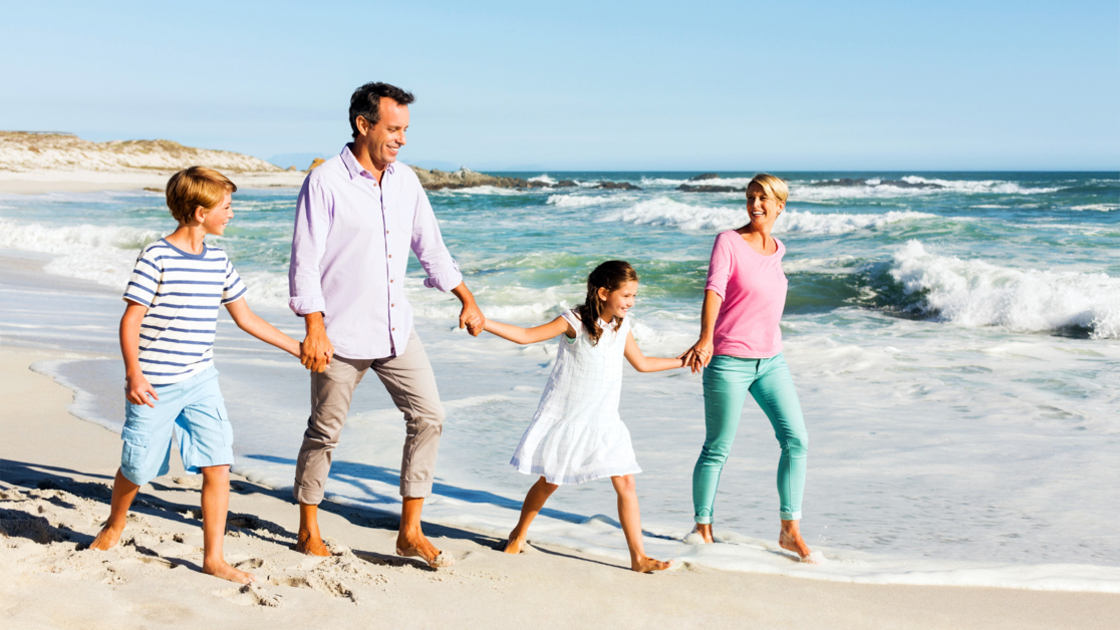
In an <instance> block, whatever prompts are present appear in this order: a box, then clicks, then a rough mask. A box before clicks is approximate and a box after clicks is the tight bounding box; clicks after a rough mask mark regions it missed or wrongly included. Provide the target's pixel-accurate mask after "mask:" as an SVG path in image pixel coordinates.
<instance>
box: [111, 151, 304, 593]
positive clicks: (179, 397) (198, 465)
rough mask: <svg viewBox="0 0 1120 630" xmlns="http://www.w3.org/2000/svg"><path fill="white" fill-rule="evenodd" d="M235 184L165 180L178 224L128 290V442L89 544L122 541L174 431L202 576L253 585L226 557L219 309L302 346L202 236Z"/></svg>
mask: <svg viewBox="0 0 1120 630" xmlns="http://www.w3.org/2000/svg"><path fill="white" fill-rule="evenodd" d="M236 190H237V186H235V185H234V184H233V182H231V181H230V180H229V179H228V178H226V177H225V176H224V175H222V174H221V173H219V172H217V171H214V170H211V169H208V168H203V167H201V166H194V167H191V168H188V169H186V170H183V171H179V172H178V173H176V174H175V175H173V176H172V177H171V179H170V180H169V181H168V182H167V206H168V208H170V209H171V216H173V217H175V220H176V221H178V222H179V227H178V229H176V230H175V231H174V232H172V233H171V234H170V235H168V236H167V237H165V238H163V239H160V240H159V241H156V242H154V243H152V244H150V245H148V246H147V247H145V248H144V250H143V251H142V252H140V256H139V258H137V259H136V267H135V269H134V270H133V272H132V279H131V281H130V282H129V283H128V288H127V289H125V294H124V300H125V302H127V303H128V306H127V307H126V308H125V311H124V316H123V317H122V318H121V328H120V341H121V354H122V355H123V356H124V364H125V398H127V399H128V404H127V405H125V407H126V408H125V423H124V430H123V431H122V432H121V438H122V439H123V440H124V448H123V450H122V453H121V467H120V468H119V469H118V470H117V475H116V479H115V480H114V482H113V499H112V508H111V512H110V514H109V520H108V521H106V522H105V526H104V528H103V529H102V530H101V532H100V533H99V534H97V538H96V539H94V541H93V543H92V544H91V545H90V548H92V549H108V548H110V547H112V546H113V545H115V544H117V541H118V540H119V539H120V535H121V531H122V530H123V529H124V526H125V521H126V518H127V516H128V508H129V506H130V505H131V504H132V500H133V499H134V498H136V493H137V491H138V490H139V489H140V486H142V485H144V484H146V483H148V482H149V481H151V480H152V479H154V478H155V477H157V476H159V475H163V474H166V473H167V471H168V459H169V457H170V455H171V434H172V432H174V433H175V434H176V435H177V437H178V439H179V449H180V454H181V456H182V459H183V467H184V468H185V469H186V470H187V472H190V473H192V474H193V473H197V472H198V471H199V470H201V471H202V535H203V562H202V572H203V573H208V574H210V575H213V576H216V577H220V578H223V579H226V580H230V581H233V582H238V583H241V584H247V583H249V582H252V581H253V580H254V579H256V578H255V577H254V576H253V574H251V573H246V572H245V571H240V570H238V569H235V568H234V567H232V566H230V565H229V564H228V563H227V562H226V561H225V557H224V555H223V553H222V539H223V537H224V535H225V527H226V511H227V508H228V506H229V467H230V464H232V463H233V449H232V443H233V432H232V429H231V428H230V424H229V420H228V419H227V418H228V416H227V414H226V408H225V402H224V401H223V399H222V393H221V391H220V390H219V389H218V371H217V370H216V369H215V368H214V358H213V350H212V345H213V343H214V333H215V329H216V327H217V322H218V310H219V308H220V306H221V305H225V307H226V309H227V310H229V314H230V315H231V316H232V317H233V321H234V322H236V323H237V325H238V327H240V328H241V329H242V330H244V331H245V332H247V333H249V334H250V335H253V336H254V337H256V338H257V339H260V340H261V341H264V342H266V343H270V344H272V345H274V346H276V347H277V348H280V349H281V350H285V351H287V352H289V353H291V354H293V355H295V356H296V357H299V355H300V347H299V342H297V341H296V340H295V339H292V338H291V337H289V336H287V335H285V334H284V333H282V332H280V331H279V330H276V328H274V327H273V326H272V325H270V324H269V323H268V322H266V321H264V320H263V319H261V318H260V317H258V316H256V315H255V314H254V313H253V312H252V311H251V310H249V305H248V304H246V303H245V300H244V299H243V297H244V295H245V291H246V289H245V285H244V284H243V283H242V282H241V278H240V277H239V276H238V275H237V272H236V271H234V269H233V265H232V264H231V263H230V261H229V258H228V257H227V256H226V254H225V252H223V251H222V250H220V249H217V248H214V247H210V246H208V245H206V244H205V243H204V242H203V239H204V238H205V237H206V235H207V234H214V235H217V236H221V235H222V233H223V232H225V228H226V225H227V224H228V223H229V221H230V219H232V218H233V211H232V210H231V209H230V202H231V196H232V194H233V192H235V191H236Z"/></svg>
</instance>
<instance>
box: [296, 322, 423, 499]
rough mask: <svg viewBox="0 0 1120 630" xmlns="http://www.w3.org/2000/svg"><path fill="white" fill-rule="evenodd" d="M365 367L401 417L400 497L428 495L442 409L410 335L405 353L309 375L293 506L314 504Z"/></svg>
mask: <svg viewBox="0 0 1120 630" xmlns="http://www.w3.org/2000/svg"><path fill="white" fill-rule="evenodd" d="M370 368H373V371H374V373H376V374H377V376H378V378H380V379H381V382H382V383H383V384H384V385H385V389H386V390H387V391H388V392H389V396H391V397H392V398H393V402H394V403H396V405H397V409H400V410H401V411H402V412H404V420H405V424H406V427H407V435H406V437H405V441H404V456H403V458H402V460H401V496H402V497H426V496H428V495H429V494H431V492H432V479H433V478H434V476H435V467H436V455H437V454H438V452H439V437H440V434H441V433H442V432H443V419H444V410H443V403H441V402H440V400H439V391H438V390H437V389H436V378H435V374H434V373H433V372H432V366H431V364H430V363H429V362H428V355H427V353H426V352H424V345H423V344H422V343H420V338H419V337H418V336H417V335H416V331H413V332H412V334H411V335H410V336H409V339H408V346H407V348H406V349H405V352H404V354H402V355H400V356H398V357H388V358H385V359H361V360H355V359H345V358H343V357H340V356H337V355H336V356H334V357H333V358H332V359H331V367H330V369H328V370H327V371H326V372H322V373H318V372H312V373H311V417H309V418H308V419H307V431H305V432H304V434H303V445H302V446H301V447H300V449H299V457H298V458H297V459H296V483H295V487H294V488H293V489H292V494H293V495H294V496H295V499H296V501H299V502H300V503H303V504H307V505H318V504H319V502H321V501H322V500H323V487H324V485H325V484H326V482H327V475H328V473H330V469H331V453H332V451H334V447H335V446H336V445H337V444H338V438H339V435H340V434H341V433H342V426H343V425H344V424H346V414H347V412H348V411H349V410H350V399H351V397H352V396H353V394H354V388H355V387H357V386H358V383H360V382H361V380H362V377H363V376H365V373H366V371H367V370H369V369H370Z"/></svg>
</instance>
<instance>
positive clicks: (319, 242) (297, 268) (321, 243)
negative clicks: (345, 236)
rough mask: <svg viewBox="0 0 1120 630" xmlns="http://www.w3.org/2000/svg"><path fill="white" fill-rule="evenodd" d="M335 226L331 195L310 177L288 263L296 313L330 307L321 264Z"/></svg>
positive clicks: (301, 196)
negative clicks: (329, 236)
mask: <svg viewBox="0 0 1120 630" xmlns="http://www.w3.org/2000/svg"><path fill="white" fill-rule="evenodd" d="M330 228H331V198H330V196H329V195H328V194H327V193H326V191H325V190H323V188H322V186H319V185H318V184H317V183H316V182H313V181H312V178H311V177H308V178H307V179H306V180H304V182H303V188H301V189H300V191H299V200H298V201H297V202H296V226H295V232H294V234H293V235H292V260H291V263H290V264H289V266H288V297H289V299H288V307H289V308H291V309H292V311H293V312H295V314H296V315H299V316H301V317H302V316H304V315H307V314H308V313H316V312H322V311H325V310H326V307H327V305H326V301H325V300H324V299H323V284H322V274H321V269H320V267H321V265H322V262H323V254H324V252H325V251H326V247H327V235H328V234H329V233H330Z"/></svg>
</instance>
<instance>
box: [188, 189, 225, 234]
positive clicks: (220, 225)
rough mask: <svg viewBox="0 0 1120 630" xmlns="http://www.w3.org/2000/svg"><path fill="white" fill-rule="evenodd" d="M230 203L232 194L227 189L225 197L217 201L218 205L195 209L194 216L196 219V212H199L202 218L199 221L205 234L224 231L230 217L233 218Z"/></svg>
mask: <svg viewBox="0 0 1120 630" xmlns="http://www.w3.org/2000/svg"><path fill="white" fill-rule="evenodd" d="M232 204H233V195H232V194H230V193H229V192H228V191H227V192H226V194H225V197H223V198H222V200H221V201H220V202H218V205H216V206H214V207H213V208H211V209H203V208H199V209H198V210H196V211H195V218H196V219H197V218H198V214H199V213H200V212H201V213H202V218H201V220H200V222H201V223H202V229H203V230H204V231H205V232H206V233H207V234H213V235H215V236H221V235H222V234H223V233H224V232H225V231H226V225H227V224H228V223H229V221H230V219H232V218H233V208H232Z"/></svg>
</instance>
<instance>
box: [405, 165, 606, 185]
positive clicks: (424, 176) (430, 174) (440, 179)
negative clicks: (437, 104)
mask: <svg viewBox="0 0 1120 630" xmlns="http://www.w3.org/2000/svg"><path fill="white" fill-rule="evenodd" d="M409 168H411V169H412V170H413V172H415V173H416V177H418V178H419V179H420V184H421V185H422V186H423V187H424V189H425V190H458V189H461V188H475V187H477V186H493V187H494V188H526V189H528V188H567V187H570V186H575V185H576V183H575V182H573V181H570V180H563V181H559V182H556V183H550V182H543V181H540V180H534V181H530V180H527V179H524V178H521V177H503V176H500V175H487V174H486V173H479V172H476V171H472V170H471V169H469V168H467V167H465V166H464V167H462V168H460V169H459V170H457V171H455V172H453V173H449V172H447V171H441V170H438V169H431V170H428V169H426V168H420V167H419V166H411V165H410V167H409ZM608 183H609V182H608Z"/></svg>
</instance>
